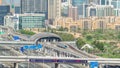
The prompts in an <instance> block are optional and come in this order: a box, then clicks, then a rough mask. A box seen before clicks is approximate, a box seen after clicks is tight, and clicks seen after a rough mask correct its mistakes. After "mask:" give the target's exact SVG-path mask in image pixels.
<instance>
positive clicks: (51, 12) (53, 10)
mask: <svg viewBox="0 0 120 68" xmlns="http://www.w3.org/2000/svg"><path fill="white" fill-rule="evenodd" d="M60 16H61V0H48V19H49V20H51V21H53V20H54V19H55V18H59V17H60Z"/></svg>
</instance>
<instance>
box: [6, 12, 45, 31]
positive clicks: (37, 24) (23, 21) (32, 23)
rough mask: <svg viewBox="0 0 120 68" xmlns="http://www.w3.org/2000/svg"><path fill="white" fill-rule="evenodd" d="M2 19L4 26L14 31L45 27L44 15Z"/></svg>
mask: <svg viewBox="0 0 120 68" xmlns="http://www.w3.org/2000/svg"><path fill="white" fill-rule="evenodd" d="M4 18H5V20H4V25H5V26H10V27H13V28H14V29H15V30H19V29H26V28H44V27H45V14H29V13H28V14H15V15H6V16H5V17H4Z"/></svg>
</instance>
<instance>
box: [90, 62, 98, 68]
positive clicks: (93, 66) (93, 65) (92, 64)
mask: <svg viewBox="0 0 120 68" xmlns="http://www.w3.org/2000/svg"><path fill="white" fill-rule="evenodd" d="M98 67H99V63H98V62H97V61H92V62H90V68H98Z"/></svg>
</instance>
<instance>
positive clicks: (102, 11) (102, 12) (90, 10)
mask: <svg viewBox="0 0 120 68" xmlns="http://www.w3.org/2000/svg"><path fill="white" fill-rule="evenodd" d="M86 14H87V17H92V16H97V17H104V16H113V6H112V5H111V6H110V5H91V6H89V7H87V11H86Z"/></svg>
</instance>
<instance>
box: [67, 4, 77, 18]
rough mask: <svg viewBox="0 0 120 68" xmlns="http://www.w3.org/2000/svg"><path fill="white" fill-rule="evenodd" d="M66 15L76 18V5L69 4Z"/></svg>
mask: <svg viewBox="0 0 120 68" xmlns="http://www.w3.org/2000/svg"><path fill="white" fill-rule="evenodd" d="M68 16H69V17H71V18H72V19H73V20H78V10H77V7H74V6H70V7H69V13H68Z"/></svg>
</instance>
